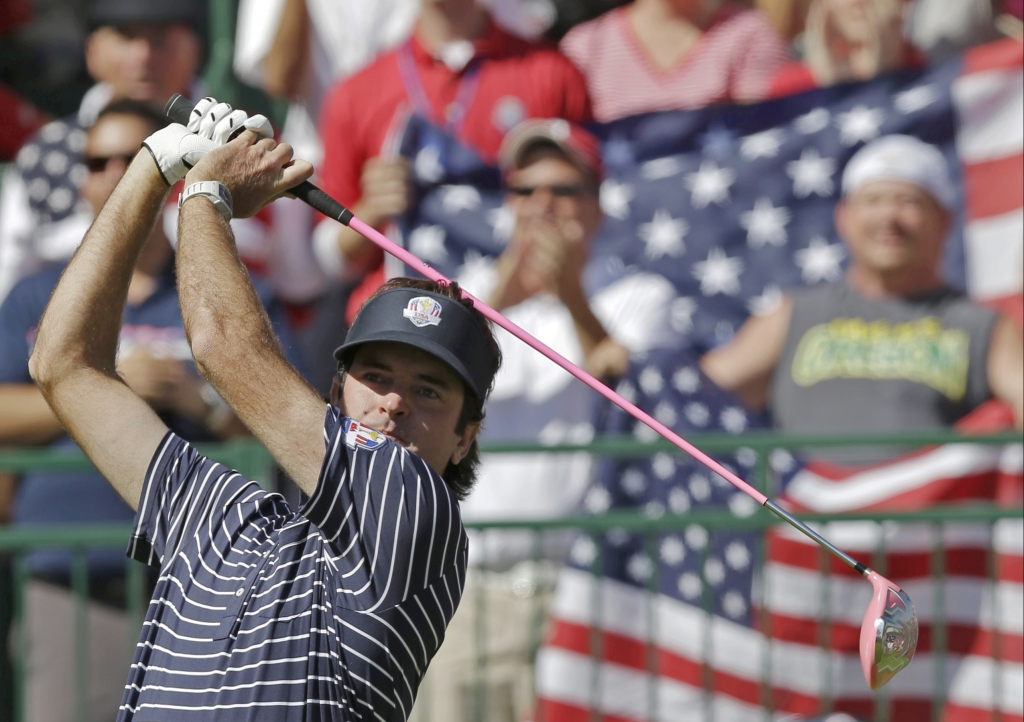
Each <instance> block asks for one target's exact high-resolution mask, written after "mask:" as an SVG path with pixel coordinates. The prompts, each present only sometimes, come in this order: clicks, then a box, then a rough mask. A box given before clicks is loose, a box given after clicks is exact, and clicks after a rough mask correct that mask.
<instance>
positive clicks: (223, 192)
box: [178, 180, 233, 221]
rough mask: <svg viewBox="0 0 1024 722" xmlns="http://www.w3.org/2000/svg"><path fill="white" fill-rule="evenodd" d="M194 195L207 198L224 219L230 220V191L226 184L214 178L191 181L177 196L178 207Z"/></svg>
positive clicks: (231, 209) (231, 210)
mask: <svg viewBox="0 0 1024 722" xmlns="http://www.w3.org/2000/svg"><path fill="white" fill-rule="evenodd" d="M195 196H202V197H203V198H206V199H208V200H209V201H210V202H211V203H212V204H213V207H214V208H216V209H217V212H218V213H220V214H221V216H223V217H224V220H227V221H230V220H231V217H232V212H233V207H232V200H231V191H229V190H228V187H227V186H226V185H224V184H223V183H221V182H220V181H215V180H207V181H197V182H195V183H192V184H190V185H189V186H188V187H187V188H185V190H184V191H182V193H181V195H180V196H178V208H181V207H182V205H184V203H185V201H187V200H188V199H189V198H193V197H195Z"/></svg>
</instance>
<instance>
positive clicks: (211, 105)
mask: <svg viewBox="0 0 1024 722" xmlns="http://www.w3.org/2000/svg"><path fill="white" fill-rule="evenodd" d="M188 129H189V131H190V132H192V133H195V134H196V135H199V136H201V137H203V138H209V139H210V140H212V141H214V142H216V143H217V145H224V144H225V143H227V142H228V141H230V140H231V139H232V138H233V137H234V136H235V135H236V134H237V133H241V132H242V131H243V130H251V131H253V132H254V133H256V134H257V135H260V136H262V137H264V138H272V137H273V135H274V129H273V127H272V126H271V125H270V121H269V120H267V117H266V116H265V115H254V116H252V117H251V118H250V117H249V115H248V114H247V113H246V112H245V111H244V110H232V108H231V106H230V105H228V104H227V103H218V102H217V99H216V98H203V99H202V100H200V101H199V102H198V103H196V107H195V108H193V110H192V114H191V115H189V118H188Z"/></svg>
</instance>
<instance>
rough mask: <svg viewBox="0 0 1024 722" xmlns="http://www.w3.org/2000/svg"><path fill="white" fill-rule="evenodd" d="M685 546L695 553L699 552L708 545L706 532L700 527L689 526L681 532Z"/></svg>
mask: <svg viewBox="0 0 1024 722" xmlns="http://www.w3.org/2000/svg"><path fill="white" fill-rule="evenodd" d="M683 537H684V538H685V539H686V545H687V546H688V547H690V548H691V549H693V550H695V551H700V550H701V549H703V548H704V547H706V546H707V545H708V530H707V529H705V528H704V527H702V526H697V525H696V524H691V525H690V526H688V527H686V531H684V532H683Z"/></svg>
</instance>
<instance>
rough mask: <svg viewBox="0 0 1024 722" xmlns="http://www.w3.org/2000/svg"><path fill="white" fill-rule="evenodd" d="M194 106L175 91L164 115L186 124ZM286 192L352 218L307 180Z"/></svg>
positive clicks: (332, 214) (338, 217)
mask: <svg viewBox="0 0 1024 722" xmlns="http://www.w3.org/2000/svg"><path fill="white" fill-rule="evenodd" d="M194 108H195V105H193V104H192V101H190V100H189V99H188V98H186V97H185V96H183V95H182V94H181V93H175V94H174V95H172V96H171V99H170V100H168V101H167V105H165V106H164V115H166V116H167V117H168V118H170V119H171V120H172V121H174V122H175V123H181V124H182V125H188V121H189V116H190V115H191V114H192V110H193V109H194ZM288 192H289V193H291V194H292V195H293V196H295V197H296V198H298V199H299V200H301V201H304V202H305V203H307V204H308V205H309V206H311V207H312V208H314V209H316V210H318V211H320V212H321V213H323V214H324V215H325V216H327V217H329V218H333V219H334V220H336V221H339V222H341V223H344V224H345V225H346V226H347V225H348V222H349V220H351V218H352V211H350V210H349V209H348V208H346V207H345V206H343V205H341V204H340V203H338V201H336V200H334V199H333V198H331V197H330V196H329V195H327V194H326V193H324V192H323V191H322V190H320V189H319V188H317V187H316V186H315V185H313V184H312V183H310V182H309V181H302V182H301V183H299V184H298V185H297V186H295V187H294V188H292V189H291V190H289V191H288Z"/></svg>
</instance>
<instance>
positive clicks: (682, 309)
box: [668, 296, 697, 333]
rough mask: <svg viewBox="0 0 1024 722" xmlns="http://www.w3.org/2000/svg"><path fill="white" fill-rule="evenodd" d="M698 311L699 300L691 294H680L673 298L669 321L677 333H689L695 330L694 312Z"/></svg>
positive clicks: (669, 310) (669, 309) (669, 308)
mask: <svg viewBox="0 0 1024 722" xmlns="http://www.w3.org/2000/svg"><path fill="white" fill-rule="evenodd" d="M696 311H697V302H696V301H695V300H694V299H692V298H690V297H689V296H679V297H678V298H675V299H673V300H672V303H671V304H670V305H669V307H668V323H669V325H670V326H671V327H672V330H673V331H675V332H676V333H689V332H690V331H691V330H693V314H694V313H696Z"/></svg>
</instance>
